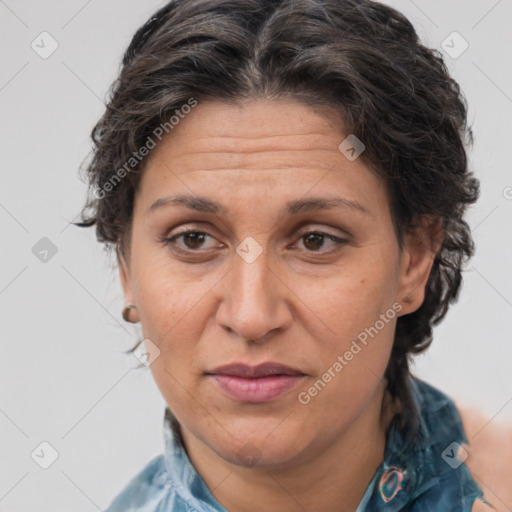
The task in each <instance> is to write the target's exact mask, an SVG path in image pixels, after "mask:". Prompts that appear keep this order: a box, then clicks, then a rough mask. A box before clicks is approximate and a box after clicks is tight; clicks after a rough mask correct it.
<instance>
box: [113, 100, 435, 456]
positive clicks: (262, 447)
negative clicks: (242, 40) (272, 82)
mask: <svg viewBox="0 0 512 512" xmlns="http://www.w3.org/2000/svg"><path fill="white" fill-rule="evenodd" d="M328 114H329V113H326V115H327V117H324V116H322V115H320V113H319V111H318V110H317V109H314V108H312V107H309V106H306V105H303V104H301V103H296V102H291V101H289V102H288V101H287V102H285V101H270V100H259V101H256V100H254V101H251V102H247V103H245V104H243V105H242V106H232V105H226V104H222V103H217V102H206V103H200V104H199V105H198V106H196V107H195V108H193V109H192V110H191V112H190V113H189V114H188V115H187V116H184V119H182V120H180V122H179V124H178V125H177V126H175V127H174V128H173V130H172V131H171V132H170V134H169V136H167V137H166V138H164V139H163V140H162V142H160V143H159V144H158V145H157V147H156V148H155V149H153V150H152V152H151V154H150V155H149V157H148V162H147V167H146V168H145V171H144V174H143V177H142V180H141V183H140V188H139V190H138V191H137V194H136V198H135V206H134V215H133V226H132V234H131V244H130V248H129V254H128V258H127V263H126V265H125V264H124V263H123V266H122V272H121V279H122V283H123V287H124V290H125V295H126V299H127V301H128V302H132V303H133V304H135V305H136V307H137V315H138V319H140V322H141V325H142V329H143V334H144V337H145V338H146V339H149V340H151V343H153V344H154V345H156V346H157V347H158V349H159V350H160V355H159V356H158V357H157V358H156V359H155V360H154V362H153V363H152V364H151V370H152V372H153V374H154V377H155V380H156V382H157V384H158V386H159V388H160V390H161V392H162V394H163V396H164V398H165V400H166V402H167V403H168V405H169V407H170V408H171V410H172V411H173V413H174V414H175V416H176V417H177V419H178V420H179V421H180V423H181V425H182V428H183V429H184V432H186V433H187V434H188V435H189V436H190V435H192V436H194V438H195V439H197V440H199V441H201V443H203V445H204V446H206V447H207V448H208V449H211V450H213V451H214V452H215V453H217V454H218V455H220V456H221V457H223V458H224V459H226V460H228V461H231V462H233V463H236V464H244V463H251V464H260V465H265V464H274V465H275V464H286V463H296V462H298V461H300V460H303V459H305V458H307V457H309V456H311V455H312V454H313V453H318V452H319V451H321V450H322V449H325V448H327V447H329V446H331V445H332V444H333V442H335V441H336V439H339V438H340V437H341V436H343V434H344V432H346V431H347V429H348V428H349V427H350V426H351V425H352V424H354V422H355V421H356V420H357V419H358V418H361V417H364V415H365V411H367V409H368V408H369V407H370V406H372V407H373V408H374V409H376V407H377V406H379V407H380V399H381V397H382V395H381V394H379V393H380V392H381V390H382V382H381V378H382V376H383V374H384V372H385V368H386V365H387V362H388V359H389V356H390V351H391V347H392V341H393V334H394V329H395V323H396V319H397V317H398V316H399V315H401V314H404V313H406V312H410V311H411V308H414V309H416V308H417V306H418V304H416V306H414V305H412V306H411V305H407V304H402V302H401V301H402V299H403V298H404V297H405V296H406V295H407V294H408V293H409V292H410V291H411V290H412V289H413V288H417V287H418V284H421V283H419V281H418V280H419V279H420V277H421V276H423V274H425V276H423V277H424V278H425V279H426V276H427V275H428V271H429V269H430V267H429V264H425V267H424V272H423V274H421V276H420V277H418V276H419V274H420V273H421V272H419V270H418V269H416V270H414V271H412V270H411V268H412V266H413V263H414V262H415V261H416V260H414V259H413V258H412V257H410V254H409V253H408V252H407V250H406V251H405V252H404V253H403V254H402V255H400V253H399V248H398V243H397V239H396V235H395V232H394V229H393V224H392V219H391V213H390V205H389V201H388V197H387V194H386V191H385V188H384V183H383V182H382V181H381V180H380V179H379V178H378V177H376V176H375V174H373V173H372V172H371V171H370V170H369V169H368V168H367V167H366V166H365V165H364V164H363V162H362V160H361V158H356V159H355V160H353V155H352V154H351V152H350V151H349V152H346V153H345V154H344V153H343V152H342V151H341V150H340V149H339V146H340V143H341V142H342V141H344V139H345V138H346V137H347V135H349V134H347V133H343V131H342V126H341V124H340V123H339V122H337V121H336V117H334V116H329V115H328ZM363 142H364V141H363ZM343 147H345V146H343ZM347 155H348V156H349V157H350V158H348V157H347ZM178 197H179V198H181V200H180V201H173V199H176V198H178ZM320 203H322V204H323V206H322V207H320ZM184 232H191V233H189V234H188V235H187V234H185V235H180V234H181V233H184ZM308 233H309V235H308ZM171 239H172V240H171ZM411 254H412V253H411ZM423 277H421V278H422V279H423ZM423 282H424V281H423ZM416 292H417V295H421V294H422V292H423V289H422V287H421V286H420V289H419V290H416ZM249 340H254V341H249ZM363 340H365V341H364V342H363ZM262 363H276V364H279V365H286V366H287V367H290V368H292V369H293V370H295V371H296V373H293V375H287V376H283V375H282V374H283V372H284V373H286V371H285V370H283V369H282V368H279V367H277V369H276V367H275V368H274V373H275V372H277V373H278V374H281V375H280V376H277V375H274V376H273V377H272V376H269V375H268V373H269V371H267V372H266V373H267V376H266V377H261V376H260V377H259V378H254V377H253V378H252V379H249V378H248V377H247V376H245V377H244V376H238V377H237V376H234V375H231V376H229V375H227V374H229V373H230V372H229V371H226V372H223V371H222V370H217V369H218V368H219V367H221V366H224V365H228V364H240V365H247V366H249V367H254V366H257V365H261V364H262ZM266 369H267V370H269V367H267V368H266ZM270 369H271V368H270ZM231 373H236V372H231ZM270 373H272V372H271V371H270ZM377 402H378V403H377ZM372 404H373V405H372ZM243 459H245V462H244V460H243ZM249 459H250V460H249Z"/></svg>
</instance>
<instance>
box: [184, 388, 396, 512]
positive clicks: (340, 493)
mask: <svg viewBox="0 0 512 512" xmlns="http://www.w3.org/2000/svg"><path fill="white" fill-rule="evenodd" d="M385 396H386V395H385V392H384V386H383V385H382V386H381V387H379V388H378V391H377V392H376V393H375V394H374V396H373V397H372V400H371V401H370V402H369V403H368V405H367V407H366V408H365V409H364V410H363V411H362V412H361V414H360V415H359V416H358V417H357V418H356V419H355V420H354V421H353V422H352V424H351V425H349V426H348V427H347V428H346V429H345V430H344V431H343V432H342V433H341V434H340V436H339V437H338V438H337V440H336V441H335V443H333V444H331V445H330V446H329V447H328V448H327V449H324V450H323V451H321V452H317V453H315V455H314V456H313V457H309V458H307V459H306V460H302V461H300V462H297V461H293V462H292V463H289V464H287V465H286V466H283V467H281V466H280V467H264V468H263V467H257V466H254V467H250V468H247V467H241V466H238V465H235V464H231V463H230V462H228V461H226V460H225V459H223V458H221V457H219V456H218V455H217V454H216V453H215V452H214V451H213V450H211V449H210V448H209V447H208V446H207V445H205V444H204V443H203V442H201V441H200V440H198V439H197V438H196V437H195V436H193V435H192V434H191V433H190V432H189V431H188V430H187V429H184V428H183V427H182V435H183V439H184V442H185V446H186V449H187V453H188V456H189V458H190V460H191V462H192V464H193V465H194V467H195V468H196V470H197V472H198V473H199V474H200V475H201V477H202V478H203V480H204V481H205V483H206V485H207V486H208V488H209V489H210V490H211V492H212V494H213V496H214V497H215V499H216V500H217V501H218V502H219V503H220V504H221V505H223V506H224V507H225V508H226V509H228V510H229V511H230V512H242V511H243V512H260V511H261V510H265V511H268V512H278V511H279V512H281V511H282V510H287V511H290V512H292V511H293V512H295V511H297V512H304V511H305V510H315V512H333V511H335V512H354V510H356V508H357V506H358V505H359V503H360V501H361V499H362V497H363V495H364V492H365V490H366V488H367V487H368V485H369V483H370V481H371V479H372V477H373V475H374V474H375V471H376V470H377V468H378V467H379V465H380V464H381V463H382V461H383V460H384V451H385V446H386V432H387V428H388V426H389V423H390V421H391V419H392V416H393V413H392V411H391V408H390V407H388V406H387V401H386V404H385V405H386V406H385V407H382V405H383V399H384V397H385ZM383 411H384V413H383V414H382V412H383Z"/></svg>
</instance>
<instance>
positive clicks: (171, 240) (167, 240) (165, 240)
mask: <svg viewBox="0 0 512 512" xmlns="http://www.w3.org/2000/svg"><path fill="white" fill-rule="evenodd" d="M190 233H194V234H199V235H207V236H209V237H211V238H214V237H213V236H212V235H210V234H209V233H207V232H206V231H200V230H196V229H190V230H187V231H182V232H181V233H176V234H175V235H173V236H172V237H163V238H161V239H160V240H159V241H160V242H161V243H163V244H164V245H165V246H172V245H174V242H175V241H176V240H177V239H178V238H180V237H183V236H185V235H188V234H190ZM307 235H320V236H323V237H324V238H327V239H329V240H331V241H333V242H334V243H335V244H336V246H337V247H334V249H330V250H326V251H321V250H319V251H307V252H310V253H312V254H331V253H334V252H336V251H338V250H339V249H340V248H341V246H342V245H344V244H346V243H347V240H344V239H342V238H338V237H337V236H334V235H331V234H329V233H324V232H323V231H317V230H313V231H306V232H304V233H302V234H301V235H300V237H299V240H300V239H302V238H304V237H305V236H307ZM174 249H175V250H177V251H178V252H181V253H187V254H192V253H200V252H201V250H200V249H186V250H184V249H181V248H176V246H174Z"/></svg>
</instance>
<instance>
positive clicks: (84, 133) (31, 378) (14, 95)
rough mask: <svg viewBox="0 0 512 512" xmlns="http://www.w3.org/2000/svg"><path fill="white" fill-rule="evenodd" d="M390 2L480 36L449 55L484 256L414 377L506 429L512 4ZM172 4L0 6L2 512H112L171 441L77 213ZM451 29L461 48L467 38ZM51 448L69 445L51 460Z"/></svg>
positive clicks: (425, 29)
mask: <svg viewBox="0 0 512 512" xmlns="http://www.w3.org/2000/svg"><path fill="white" fill-rule="evenodd" d="M388 3H389V4H391V5H393V6H395V7H397V8H398V9H399V10H401V11H403V12H404V13H405V14H406V15H407V16H408V17H409V18H410V19H411V21H412V22H413V23H414V24H415V26H416V28H417V30H418V32H419V34H420V36H421V37H422V39H423V40H424V41H425V42H426V43H427V44H428V45H430V46H433V47H437V48H440V47H441V45H442V41H443V40H446V38H447V37H448V36H449V35H450V34H451V33H452V32H453V31H457V32H458V33H459V34H460V35H461V36H462V37H463V38H464V39H465V40H466V41H467V43H468V44H469V47H468V48H467V50H466V51H465V52H464V53H462V54H461V55H460V56H458V57H457V58H452V57H450V56H446V62H447V64H448V66H449V68H450V70H451V72H452V74H453V76H454V77H455V78H456V79H457V80H458V81H459V83H460V85H461V87H462V89H463V90H464V92H465V94H466V96H467V98H468V102H469V105H470V115H469V117H470V120H471V121H472V123H473V127H474V132H475V136H476V146H475V149H474V151H473V152H472V154H471V165H472V167H473V168H474V169H475V170H476V172H477V175H478V177H479V178H480V180H481V184H482V197H481V199H480V201H479V203H478V205H476V206H475V207H474V208H473V209H472V210H471V212H470V214H469V217H468V219H469V222H470V225H471V226H472V229H473V234H474V238H475V240H476V243H477V247H478V250H477V254H476V256H475V258H474V259H473V260H472V262H471V264H470V266H469V267H468V271H467V273H466V274H465V284H464V288H463V291H462V295H461V298H460V300H459V302H458V304H457V305H456V306H455V307H453V308H452V310H451V312H450V313H449V315H448V317H447V319H446V320H445V322H444V323H443V324H442V325H441V326H439V327H438V328H437V329H436V331H435V342H434V344H433V346H432V347H431V349H430V350H429V351H428V352H427V354H426V355H424V356H421V357H419V358H418V359H417V363H416V371H417V374H418V375H419V376H421V377H423V378H425V379H426V380H428V381H431V382H433V383H434V384H435V385H436V386H437V387H439V388H440V389H442V390H444V391H446V392H448V393H449V394H450V395H451V396H453V397H454V398H456V399H457V400H459V401H462V402H463V403H466V404H470V405H474V406H475V407H478V408H479V409H481V410H482V411H483V412H485V413H486V414H487V415H488V417H489V418H491V417H494V419H493V421H505V420H507V419H508V420H512V377H511V373H512V372H510V367H511V362H512V343H511V341H512V340H511V318H512V314H511V313H512V272H511V268H510V261H511V258H510V256H511V254H512V251H511V249H512V247H511V246H512V235H511V233H512V230H511V229H510V225H511V222H510V221H511V215H512V174H511V170H510V169H511V163H512V162H511V160H512V153H511V151H510V143H511V140H510V123H511V120H512V67H511V66H510V50H511V48H512V32H510V29H509V26H510V20H511V19H512V3H511V2H510V1H508V0H501V1H496V0H485V1H484V0H478V1H476V0H473V1H468V0H464V1H462V0H458V1H450V2H447V1H438V0H436V1H432V0H430V1H426V0H415V1H414V2H413V1H411V0H400V1H392V2H388ZM161 5H163V2H157V1H145V2H142V1H138V2H137V1H135V0H123V1H121V0H102V1H99V0H89V1H86V0H67V1H63V0H62V1H57V0H40V1H35V0H32V1H29V0H0V52H1V60H0V73H1V75H0V108H1V117H0V130H1V132H0V140H1V142H2V144H1V149H0V161H1V166H2V172H1V189H0V226H1V233H2V244H1V252H2V260H1V261H2V263H1V265H0V321H1V325H0V333H1V343H2V345H1V357H0V378H1V387H0V436H1V441H0V511H13V512H14V511H28V510H38V511H41V512H43V511H48V512H49V511H51V512H59V511H68V510H74V511H84V512H87V511H94V510H101V509H104V508H106V506H107V505H108V503H109V502H110V500H111V499H112V498H113V496H114V495H115V494H117V492H118V491H119V490H120V489H121V487H123V486H124V485H125V484H126V483H127V481H128V479H129V478H131V477H132V476H133V475H134V474H135V473H136V472H138V471H139V470H140V469H141V468H142V467H143V465H145V464H146V463H147V462H148V461H149V460H150V459H151V458H152V457H154V456H155V455H157V454H158V453H161V452H162V450H163V440H162V430H161V424H162V412H163V408H164V402H163V399H162V398H161V396H160V394H159V391H158V390H157V388H156V385H155V384H154V383H153V381H152V378H151V375H150V373H149V370H134V369H133V367H134V366H135V365H134V360H133V357H130V356H126V355H124V354H123V353H122V351H123V350H126V349H128V348H129V347H131V346H132V344H133V342H134V340H136V339H140V330H139V329H138V328H137V327H134V326H131V325H128V324H125V323H124V322H123V321H122V319H121V314H120V312H121V308H122V306H123V300H122V296H121V291H120V286H119V284H118V280H117V279H118V278H117V273H116V271H115V269H114V268H113V266H112V265H111V263H109V259H108V258H107V256H106V255H105V254H104V252H103V249H102V248H101V247H100V245H99V244H98V243H97V242H96V241H95V239H94V234H93V232H92V231H90V230H89V231H87V230H80V229H78V228H75V227H73V226H69V223H68V221H70V220H73V219H74V218H75V215H76V214H77V212H78V210H79V208H80V206H81V205H82V202H83V200H84V197H85V196H84V194H85V185H84V183H82V182H81V181H80V179H79V177H78V167H79V165H80V163H81V161H82V160H83V159H84V158H85V157H86V155H87V153H88V150H89V147H90V146H89V139H88V137H89V132H90V130H91V128H92V126H93V124H94V122H95V120H97V119H98V118H99V116H100V115H101V113H102V111H103V99H104V98H105V94H106V92H107V89H108V87H109V86H110V83H111V82H112V80H113V79H114V78H115V76H116V73H117V71H118V66H119V62H120V58H121V55H122V53H123V51H124V49H125V48H126V46H127V45H128V43H129V41H130V38H131V36H132V34H133V33H134V31H135V30H136V29H137V28H138V27H139V26H140V25H141V24H142V23H143V22H144V21H145V20H146V19H147V18H148V16H149V15H150V14H151V13H152V12H153V11H154V10H155V9H156V8H157V7H159V6H161ZM43 31H47V32H48V33H49V34H50V35H51V37H52V38H53V39H54V40H55V41H56V42H57V44H58V48H57V49H56V51H55V52H54V53H53V54H52V55H50V56H49V57H48V58H46V59H43V58H42V57H41V56H40V55H39V54H38V53H36V51H34V49H33V48H32V47H31V43H32V42H33V41H35V42H34V46H35V45H39V46H35V48H36V49H37V50H38V51H39V52H40V53H42V52H45V51H46V52H48V51H49V50H51V44H54V43H52V41H51V39H50V38H48V36H39V34H40V33H41V32H43ZM41 37H44V38H46V39H44V42H43V43H41ZM453 37H454V36H450V37H449V38H448V39H447V43H448V44H449V45H451V46H452V47H453V48H452V49H451V50H449V51H451V52H452V54H453V55H455V53H454V52H457V53H458V52H460V50H461V49H463V46H461V45H462V44H463V41H462V40H460V39H457V37H458V36H455V39H453ZM451 41H453V43H452V42H451ZM43 237H47V238H48V239H49V240H50V241H51V244H49V243H48V241H43V242H40V240H41V239H42V238H43ZM38 243H39V244H42V245H37V244H38ZM34 246H35V247H36V249H33V248H34ZM55 249H56V250H57V252H56V253H55V254H52V250H53V251H55ZM44 250H47V251H49V252H48V253H47V254H46V255H45V253H44ZM34 252H35V253H36V254H34ZM44 257H46V261H41V258H43V259H44ZM44 441H45V442H48V443H50V445H51V446H53V447H54V449H55V450H56V451H57V453H58V458H57V460H56V461H55V462H54V463H53V464H52V465H51V466H50V467H49V468H48V469H46V470H45V469H42V468H41V467H40V466H39V464H44V463H45V462H46V463H48V462H50V461H51V456H52V452H51V449H50V448H48V447H47V446H45V445H43V446H41V445H40V443H41V442H44ZM34 450H35V452H34ZM33 452H34V458H32V457H31V453H33ZM36 461H37V462H38V463H39V464H38V463H36Z"/></svg>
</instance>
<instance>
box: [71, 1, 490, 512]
mask: <svg viewBox="0 0 512 512" xmlns="http://www.w3.org/2000/svg"><path fill="white" fill-rule="evenodd" d="M93 140H94V143H95V148H94V154H93V158H92V160H91V162H90V164H89V166H88V169H87V171H88V177H89V180H90V190H91V194H90V197H89V200H88V203H87V205H86V208H85V211H84V218H83V222H82V223H80V225H82V226H93V225H95V226H96V232H97V236H98V239H99V240H100V241H102V242H105V243H107V244H109V245H111V246H112V247H115V249H116V254H117V258H118V263H119V269H120V279H121V283H122V286H123V290H124V295H125V300H126V307H125V309H124V311H123V317H124V318H125V320H126V321H129V322H134V323H136V322H140V324H141V327H142V331H143V334H144V338H145V340H144V349H143V351H142V352H141V351H139V353H138V355H139V358H140V359H141V360H142V361H143V362H144V363H145V364H146V365H148V366H150V367H151V370H152V373H153V375H154V378H155V380H156V382H157V384H158V386H159V388H160V390H161V392H162V395H163V397H164V398H165V400H166V402H167V405H168V408H167V409H166V415H165V421H164V426H165V433H166V451H165V454H164V455H162V456H160V457H157V458H156V459H154V460H153V461H151V462H150V463H149V464H148V465H147V467H146V468H144V469H143V471H142V472H141V473H140V474H139V475H137V476H136V477H134V479H133V480H132V481H131V482H130V483H129V484H128V486H127V487H126V489H125V490H124V491H123V492H122V493H121V494H120V495H119V496H118V497H117V498H116V499H115V500H114V502H113V503H112V504H111V506H110V508H109V509H108V510H109V512H113V511H121V510H123V511H126V510H140V511H150V510H151V511H156V510H159V511H160V510H174V511H185V510H188V511H226V510H227V511H230V512H239V511H251V512H252V511H261V510H264V511H269V512H273V511H283V510H285V511H304V510H307V511H315V512H332V511H337V512H344V511H347V512H348V511H355V510H356V511H357V512H363V511H380V510H393V511H414V512H419V511H421V512H425V511H428V510H432V511H434V510H435V511H448V510H450V511H470V510H473V511H475V510H491V508H490V506H488V505H487V504H486V501H485V500H484V499H483V497H482V496H483V493H482V490H481V489H480V488H479V486H478V485H477V484H476V482H475V481H474V480H473V478H472V476H471V474H470V472H469V470H468V468H467V466H466V464H465V463H464V460H465V458H466V456H467V453H468V452H467V450H466V448H465V447H464V444H465V443H466V442H467V437H466V435H465V433H464V429H463V428H462V424H461V420H460V416H459V413H458V411H457V409H456V407H455V405H454V404H453V402H452V400H451V399H450V398H448V397H447V396H445V395H443V394H442V393H441V392H440V391H438V390H436V389H435V388H434V387H432V386H430V385H428V384H427V383H425V382H422V381H420V380H419V379H417V378H414V377H413V376H412V375H411V374H410V371H409V360H410V357H411V355H412V354H415V353H418V352H421V351H423V350H424V349H426V348H427V347H428V345H429V344H430V342H431V341H432V327H433V325H435V324H437V323H438V322H439V321H441V319H442V318H443V317H444V316H445V314H446V312H447V309H448V307H449V304H450V303H452V302H454V301H455V300H456V298H457V296H458V293H459V288H460V285H461V271H462V267H463V264H464V263H465V260H466V259H467V258H469V257H470V256H471V255H472V253H473V241H472V239H471V235H470V230H469V228H468V225H467V224H466V222H465V221H464V219H463V216H464V212H465V210H466V208H467V206H468V205H470V204H472V203H474V202H475V201H476V199H477V197H478V181H477V180H476V179H475V178H474V177H473V176H472V174H471V173H470V172H469V170H468V168H467V160H466V149H465V146H466V143H470V142H471V131H470V129H469V128H468V127H467V123H466V103H465V100H464V97H463V95H462V94H461V92H460V90H459V87H458V85H457V83H456V82H455V81H454V80H453V79H452V78H451V77H450V76H449V75H448V73H447V70H446V67H445V65H444V63H443V61H442V58H441V57H440V55H439V54H438V53H437V52H436V51H433V50H430V49H427V48H425V47H424V46H423V45H422V44H421V43H420V42H419V41H418V38H417V35H416V33H415V31H414V29H413V27H412V25H411V24H410V23H409V21H408V20H407V19H405V18H404V16H403V15H401V14H400V13H398V12H397V11H395V10H393V9H392V8H390V7H387V6H384V5H382V4H379V3H375V2H367V1H355V0H343V1H341V0H321V1H316V2H315V1H311V0H303V1H290V0H282V1H270V0H245V1H243V2H239V1H215V2H213V1H211V0H182V1H173V2H170V3H169V4H167V5H166V6H165V7H163V8H162V9H161V10H159V11H158V12H157V13H156V14H155V15H154V16H153V17H151V18H150V20H149V21H148V22H147V23H146V24H145V25H144V26H143V27H141V28H140V29H139V30H138V31H137V33H136V34H135V36H134V38H133V40H132V42H131V44H130V46H129V48H128V49H127V51H126V54H125V56H124V59H123V67H122V70H121V72H120V75H119V78H118V79H117V81H116V82H115V84H114V86H113V89H112V96H111V99H110V102H109V104H108V105H107V109H106V112H105V114H104V115H103V117H102V119H101V120H100V121H99V122H98V124H97V125H96V127H95V129H94V131H93Z"/></svg>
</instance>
